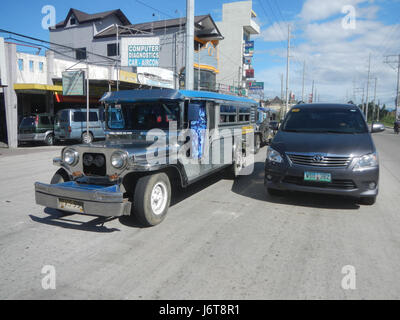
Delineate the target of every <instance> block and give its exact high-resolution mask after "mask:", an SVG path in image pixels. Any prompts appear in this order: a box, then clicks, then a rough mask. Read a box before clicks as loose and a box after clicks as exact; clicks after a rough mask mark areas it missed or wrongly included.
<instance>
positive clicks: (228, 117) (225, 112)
mask: <svg viewBox="0 0 400 320" xmlns="http://www.w3.org/2000/svg"><path fill="white" fill-rule="evenodd" d="M236 109H237V107H236V106H233V105H221V106H220V109H219V115H220V117H219V119H220V121H219V122H220V124H229V123H235V122H237V110H236Z"/></svg>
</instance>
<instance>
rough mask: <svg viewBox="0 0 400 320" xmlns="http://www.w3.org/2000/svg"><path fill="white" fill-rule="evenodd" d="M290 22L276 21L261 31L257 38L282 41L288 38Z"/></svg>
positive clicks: (267, 40)
mask: <svg viewBox="0 0 400 320" xmlns="http://www.w3.org/2000/svg"><path fill="white" fill-rule="evenodd" d="M287 29H288V22H286V21H281V22H275V23H273V24H272V25H271V26H269V27H268V28H267V29H265V30H263V31H261V33H260V35H259V36H257V38H262V39H263V40H264V41H266V42H280V41H285V40H287Z"/></svg>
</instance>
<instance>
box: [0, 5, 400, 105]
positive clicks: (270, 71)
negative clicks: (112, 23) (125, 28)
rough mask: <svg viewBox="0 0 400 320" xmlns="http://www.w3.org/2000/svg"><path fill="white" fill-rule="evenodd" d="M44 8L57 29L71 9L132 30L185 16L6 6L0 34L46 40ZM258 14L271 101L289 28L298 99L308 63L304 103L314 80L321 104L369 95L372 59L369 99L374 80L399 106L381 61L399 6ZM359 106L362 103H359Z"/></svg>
mask: <svg viewBox="0 0 400 320" xmlns="http://www.w3.org/2000/svg"><path fill="white" fill-rule="evenodd" d="M140 2H144V3H146V4H147V5H149V6H151V7H153V8H155V9H157V10H153V9H151V8H148V7H146V6H144V5H143V4H141V3H140ZM224 2H231V1H223V0H201V1H200V0H197V1H196V5H195V13H196V15H200V14H208V13H210V14H211V15H212V16H213V18H214V20H216V21H219V20H220V19H221V11H222V4H223V3H224ZM45 5H53V6H54V7H55V8H56V20H57V22H59V21H61V20H63V19H64V18H65V16H66V14H67V12H68V10H69V8H71V7H73V8H76V9H79V10H82V11H85V12H88V13H95V12H101V11H106V10H111V9H117V8H120V9H121V10H122V11H123V12H124V13H125V14H126V16H127V17H128V18H129V19H130V20H131V22H132V23H140V22H144V21H151V20H157V19H166V18H171V17H179V16H180V15H182V16H184V15H185V10H186V9H185V6H186V1H185V0H169V1H161V0H152V1H146V0H142V1H136V0H129V1H127V0H114V1H106V0H96V1H92V0H87V1H82V0H80V1H77V0H70V1H61V0H35V1H28V0H14V1H10V0H4V1H3V3H2V9H3V10H2V11H1V12H0V21H1V22H0V27H1V28H3V29H9V30H12V31H14V32H19V33H23V34H28V35H30V36H33V37H38V38H41V39H46V40H48V31H47V30H43V29H42V27H41V21H42V18H43V14H42V12H41V10H42V7H43V6H45ZM346 5H351V6H353V8H354V9H355V14H356V16H355V17H356V26H355V28H354V29H351V30H348V29H346V30H345V29H343V27H341V22H342V20H343V18H344V17H345V16H346V14H344V13H342V12H341V9H342V8H343V7H344V6H346ZM253 9H254V11H255V12H256V13H257V15H258V16H257V20H258V22H259V24H260V25H261V30H262V32H261V35H260V36H258V37H256V38H255V56H254V60H253V64H254V67H255V75H256V79H257V80H258V81H264V82H265V94H266V96H267V97H273V96H275V95H278V96H280V90H281V89H280V87H281V83H280V76H281V74H285V68H286V65H285V64H286V57H285V55H286V32H287V24H288V23H289V24H290V25H291V27H292V29H293V38H292V45H293V48H292V56H293V58H292V63H291V72H290V88H291V89H292V90H293V91H294V93H295V94H296V96H297V97H299V96H301V84H302V66H303V62H304V61H305V63H306V77H305V78H306V81H305V87H306V90H305V91H306V92H305V93H306V95H307V94H308V93H310V92H311V83H312V80H314V81H315V86H316V89H317V95H319V96H320V101H335V102H344V101H345V100H347V99H353V98H354V97H353V88H354V87H365V88H366V82H367V67H368V55H369V54H371V56H372V60H371V61H372V63H371V85H370V96H372V95H373V91H374V90H373V89H374V88H373V87H374V79H375V77H377V78H378V85H377V100H378V99H379V100H380V101H381V102H383V103H386V104H388V105H389V106H392V105H393V104H394V96H395V90H396V73H395V71H394V70H393V69H391V68H390V66H388V65H386V64H384V63H383V60H384V56H385V55H387V54H399V53H400V16H399V12H400V1H399V0H391V1H389V0H375V1H372V0H304V1H294V0H253ZM153 14H155V16H153ZM3 36H4V35H3ZM365 90H366V89H365ZM355 98H356V100H357V102H360V100H361V96H360V95H356V97H355Z"/></svg>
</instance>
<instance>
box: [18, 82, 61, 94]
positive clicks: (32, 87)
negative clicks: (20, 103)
mask: <svg viewBox="0 0 400 320" xmlns="http://www.w3.org/2000/svg"><path fill="white" fill-rule="evenodd" d="M14 90H16V91H17V90H18V91H29V92H32V91H35V92H37V91H53V92H62V86H55V85H48V84H39V83H15V84H14ZM38 93H39V92H38Z"/></svg>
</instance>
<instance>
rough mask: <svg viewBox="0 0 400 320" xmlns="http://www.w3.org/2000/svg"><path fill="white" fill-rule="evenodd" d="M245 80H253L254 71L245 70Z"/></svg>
mask: <svg viewBox="0 0 400 320" xmlns="http://www.w3.org/2000/svg"><path fill="white" fill-rule="evenodd" d="M246 78H254V69H247V70H246Z"/></svg>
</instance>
